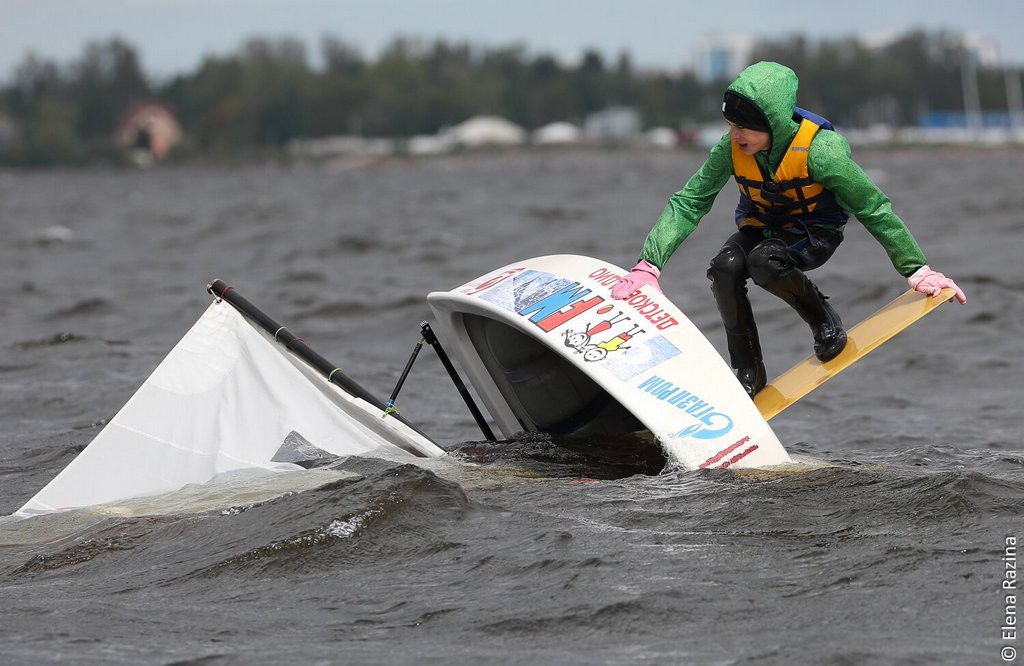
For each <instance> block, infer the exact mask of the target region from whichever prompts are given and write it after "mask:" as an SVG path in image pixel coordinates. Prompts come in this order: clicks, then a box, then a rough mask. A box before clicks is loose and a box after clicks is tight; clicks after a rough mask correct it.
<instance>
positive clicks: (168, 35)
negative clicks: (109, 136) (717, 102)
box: [0, 0, 1024, 80]
mask: <svg viewBox="0 0 1024 666" xmlns="http://www.w3.org/2000/svg"><path fill="white" fill-rule="evenodd" d="M1022 25H1024V0H982V1H979V2H971V1H969V0H959V1H953V0H877V1H876V0H853V1H848V0H840V1H838V2H824V1H821V0H819V1H818V2H805V1H803V0H787V1H786V2H778V3H770V2H765V0H727V1H726V2H708V1H707V0H700V1H699V2H688V1H686V0H630V1H628V2H624V1H623V0H614V1H612V0H500V1H498V0H493V1H492V0H433V1H432V2H430V1H427V0H0V80H7V79H8V78H9V77H10V75H11V73H12V71H13V69H14V67H15V66H16V65H17V64H18V63H19V62H21V60H22V59H23V58H24V56H25V55H26V53H28V52H29V51H32V52H34V53H36V54H37V55H40V56H43V57H45V58H47V59H51V60H55V61H57V62H58V63H61V64H65V63H67V62H70V61H71V60H74V59H76V58H77V57H78V56H79V55H80V54H81V52H82V47H83V46H84V44H85V43H86V42H88V41H90V40H96V39H102V40H105V39H108V38H110V37H114V36H117V37H120V38H122V39H124V40H126V41H127V42H129V43H130V44H131V45H133V46H134V47H135V49H136V50H137V51H138V53H139V55H140V57H141V60H142V66H143V68H144V71H145V72H146V73H148V74H150V75H154V76H157V77H166V76H170V75H172V74H176V73H181V72H190V71H192V70H194V69H195V67H196V65H197V64H198V63H199V62H200V61H201V60H202V58H203V57H204V56H206V55H210V54H218V55H224V54H228V53H231V52H233V51H235V50H237V49H238V47H239V46H240V45H241V44H242V42H243V41H244V40H245V39H246V38H247V37H251V36H262V37H284V36H291V37H297V38H299V39H301V40H303V41H304V42H305V43H306V44H307V46H308V53H309V55H310V59H311V62H313V63H314V64H315V63H316V55H317V53H318V45H319V42H320V38H321V37H322V36H324V35H333V36H336V37H339V38H341V39H343V40H344V41H345V42H347V43H349V44H352V45H354V46H356V47H357V48H359V49H360V50H361V51H362V53H363V55H364V56H366V57H367V58H373V57H375V56H376V55H377V53H378V52H379V51H380V49H381V48H382V47H383V46H385V45H386V44H387V43H388V42H389V41H390V40H391V39H392V38H393V37H394V36H396V35H404V36H414V37H424V38H427V39H433V38H437V37H444V38H447V39H449V40H453V41H469V42H472V43H474V44H478V45H482V46H501V45H508V44H511V43H521V44H523V45H525V46H526V47H527V48H528V50H529V51H530V52H531V53H549V54H552V55H555V56H557V57H559V58H560V59H562V60H565V61H567V62H571V61H574V60H576V59H577V58H578V57H579V55H580V54H581V53H582V52H583V51H584V49H587V48H592V49H596V50H598V51H599V52H601V53H603V54H605V55H606V56H609V57H615V56H617V55H618V54H619V53H622V52H626V53H629V54H630V55H631V56H632V58H633V61H634V63H635V64H636V65H637V66H639V67H652V68H666V69H678V68H680V67H684V66H688V65H690V64H691V63H692V62H693V53H694V50H695V47H696V46H697V44H698V43H699V41H700V40H701V39H702V38H706V37H708V36H712V35H720V34H732V33H752V34H755V35H760V36H773V37H781V36H784V35H789V34H793V33H794V32H804V33H805V34H807V35H810V36H812V35H818V36H822V37H837V36H844V35H851V34H878V33H885V32H904V31H907V30H910V29H914V28H924V29H928V30H937V29H945V30H950V31H966V32H973V33H978V34H981V35H984V36H986V37H988V38H990V39H991V40H992V41H993V42H995V44H996V45H997V46H998V48H999V52H1000V54H1001V57H1002V59H1003V60H1004V61H1005V62H1008V63H1013V64H1015V65H1024V36H1022V35H1021V29H1022V28H1021V26H1022Z"/></svg>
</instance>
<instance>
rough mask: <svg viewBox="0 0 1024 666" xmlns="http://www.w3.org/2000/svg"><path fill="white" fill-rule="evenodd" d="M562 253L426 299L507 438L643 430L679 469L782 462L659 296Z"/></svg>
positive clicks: (691, 329)
mask: <svg viewBox="0 0 1024 666" xmlns="http://www.w3.org/2000/svg"><path fill="white" fill-rule="evenodd" d="M624 274H625V271H623V270H622V269H621V268H618V267H617V266H613V265H611V264H608V263H606V262H603V261H600V260H598V259H592V258H589V257H580V256H573V255H556V256H548V257H539V258H535V259H528V260H525V261H520V262H516V263H514V264H509V265H508V266H505V267H503V268H499V269H497V270H494V271H491V272H490V273H487V274H486V275H483V276H481V277H479V278H477V279H475V280H472V281H470V282H468V283H466V284H464V285H462V286H460V287H457V288H456V289H453V290H451V291H447V292H435V293H432V294H430V295H429V296H428V297H427V301H428V303H429V304H430V307H431V309H432V310H433V312H434V314H435V316H436V317H437V327H438V334H439V336H440V337H441V339H442V341H443V342H444V343H445V347H446V349H448V351H449V352H450V353H451V354H452V355H453V356H454V357H456V358H457V359H458V361H459V363H460V364H461V365H462V368H463V369H464V371H465V373H466V376H467V378H468V379H469V381H470V383H472V384H473V386H474V387H475V388H476V390H477V393H478V394H479V396H480V399H481V400H482V402H483V403H484V405H485V406H486V408H487V410H488V412H490V414H491V416H492V418H493V419H494V420H495V422H496V423H497V425H498V427H499V428H500V430H501V432H502V433H503V434H504V435H505V436H506V437H507V436H510V435H512V434H513V433H516V432H521V431H540V432H547V433H552V434H556V435H587V434H590V433H598V432H604V433H607V432H611V433H615V432H632V431H640V430H644V429H647V430H649V431H650V432H651V433H653V434H654V435H655V437H657V439H658V441H659V442H660V443H661V445H662V447H663V448H664V449H665V452H666V454H667V455H668V456H669V457H670V459H671V460H673V461H675V462H676V463H677V464H680V465H682V466H683V467H685V468H687V469H701V468H707V467H736V468H741V467H766V466H771V465H780V464H785V463H790V462H792V461H791V459H790V457H789V454H788V453H787V452H786V450H785V448H783V446H782V444H780V443H779V440H778V438H776V436H775V433H773V432H772V429H771V427H770V426H769V425H768V423H767V422H766V421H765V420H764V418H762V416H761V413H760V412H759V411H758V410H757V408H756V407H755V406H754V404H753V403H752V402H751V400H750V398H749V397H748V396H747V394H746V392H745V391H744V390H743V388H742V387H741V386H740V384H739V382H738V381H736V378H735V377H734V376H733V373H732V370H731V369H730V368H729V366H728V365H727V364H726V362H725V361H724V360H723V359H722V357H721V356H720V355H719V354H718V352H717V351H716V350H715V348H714V347H713V346H712V345H711V343H710V342H709V341H708V340H707V339H706V338H705V337H704V336H703V335H702V334H701V332H700V331H699V330H698V329H697V327H696V326H694V325H693V324H692V323H691V322H690V320H689V319H687V317H686V315H684V314H683V313H682V312H681V311H680V310H679V309H678V308H677V307H676V306H675V305H673V304H672V302H671V301H669V299H668V298H667V297H665V295H664V294H662V293H660V292H658V291H657V290H654V289H652V288H651V287H649V286H648V287H644V288H642V289H641V290H639V291H638V292H636V293H635V294H634V295H633V296H631V297H630V298H628V299H626V300H624V301H615V300H612V299H611V296H610V288H611V286H613V285H614V284H615V283H616V282H617V281H618V279H619V278H620V277H622V276H623V275H624Z"/></svg>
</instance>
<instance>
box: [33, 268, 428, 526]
mask: <svg viewBox="0 0 1024 666" xmlns="http://www.w3.org/2000/svg"><path fill="white" fill-rule="evenodd" d="M214 284H217V283H216V282H215V283H214ZM221 285H222V290H221V292H218V293H222V292H223V291H224V287H226V285H223V283H221ZM231 296H232V297H234V299H233V301H232V302H236V300H237V301H239V302H242V303H247V302H246V301H244V299H240V297H237V294H231ZM249 314H250V315H254V314H255V315H256V316H257V317H256V318H257V319H258V318H261V317H262V318H263V319H266V317H265V315H263V314H262V313H260V312H259V311H258V310H256V309H255V308H252V310H251V311H250V313H249ZM268 321H272V320H269V319H266V321H264V322H263V324H264V325H265V326H267V327H269V330H272V331H274V333H275V335H270V334H268V333H266V332H265V331H263V330H261V328H258V327H257V326H256V325H254V321H253V320H250V319H249V318H247V317H245V316H242V314H240V313H239V311H238V310H236V309H235V307H234V306H233V305H231V304H229V303H228V302H226V301H224V300H222V299H220V298H218V299H217V300H215V301H214V302H213V303H212V304H211V305H210V307H209V308H208V309H207V310H206V312H205V313H204V314H203V315H202V317H200V318H199V321H197V322H196V324H195V325H194V326H193V327H192V329H191V330H189V331H188V333H186V335H185V337H183V338H182V339H181V341H180V342H178V344H177V345H175V347H174V348H173V349H172V350H171V352H170V353H169V354H168V355H167V357H166V358H164V360H163V361H162V362H161V363H160V365H159V366H157V368H156V370H155V371H154V372H153V374H152V375H150V376H149V378H148V379H146V381H145V382H144V383H143V385H142V387H141V388H139V390H138V391H137V392H136V393H135V395H133V396H132V397H131V398H130V399H129V400H128V402H127V403H126V404H125V405H124V407H123V408H122V409H121V410H120V411H119V412H118V413H117V414H116V415H115V416H114V417H113V419H111V421H110V422H109V423H108V424H107V425H106V426H105V427H104V428H103V430H101V431H100V433H99V434H98V435H97V436H96V437H95V438H94V439H93V440H92V442H91V443H90V444H89V445H88V446H87V447H86V448H85V450H83V451H82V453H80V454H79V455H78V457H76V458H75V459H74V460H73V461H71V463H70V464H69V465H68V466H67V467H66V468H65V469H64V470H63V471H62V472H61V473H60V474H58V475H57V476H56V477H55V478H54V479H53V480H52V481H51V482H50V483H49V484H48V485H47V486H46V487H44V488H43V489H42V490H41V491H39V493H38V494H36V496H35V497H33V498H32V499H31V500H29V501H28V502H27V503H26V504H25V505H24V506H23V507H21V509H20V510H18V511H17V512H16V513H15V515H16V516H22V517H27V516H32V515H37V514H42V513H50V512H54V511H64V510H68V509H74V508H80V507H87V506H93V505H99V504H112V503H117V502H120V501H123V500H127V499H130V498H137V497H146V496H153V495H159V494H163V493H167V492H171V491H176V490H179V489H180V488H183V487H184V486H186V485H189V484H202V483H205V482H207V481H209V480H211V479H212V478H214V476H216V475H218V474H221V473H224V472H229V471H235V470H241V469H246V468H261V469H266V470H275V471H287V470H299V469H302V466H300V465H298V464H297V462H302V461H304V460H309V459H311V458H315V457H317V456H323V455H324V453H326V454H329V455H335V456H355V455H358V456H371V457H384V458H390V459H396V460H409V461H413V460H415V459H417V458H420V457H436V456H441V455H444V451H443V450H442V449H440V448H439V447H438V446H437V445H436V444H434V443H433V442H432V441H431V440H430V439H428V438H427V437H426V436H424V435H423V434H421V433H420V432H418V431H417V430H415V429H414V428H412V427H410V426H409V425H407V424H406V423H405V422H403V421H402V420H401V419H399V418H395V417H394V416H389V417H388V418H382V414H383V412H382V407H381V405H380V404H379V403H378V404H374V403H375V401H374V399H373V398H372V397H370V396H368V395H366V394H365V391H363V390H362V389H361V388H360V387H359V386H358V385H357V384H355V383H354V382H352V381H351V380H350V379H349V378H347V377H345V376H344V375H342V374H341V373H340V372H334V373H331V377H330V380H331V381H328V379H327V378H326V377H324V376H323V374H318V372H317V368H315V367H314V366H313V365H311V364H310V363H308V362H307V361H304V360H302V359H301V358H299V356H298V355H297V354H296V353H294V350H296V349H297V348H299V347H304V345H303V344H302V343H301V342H298V343H296V342H294V341H295V340H297V339H296V338H295V337H294V336H293V335H291V334H290V333H288V332H287V330H286V329H283V328H280V329H278V328H277V327H276V326H274V325H273V324H268V323H267V322H268ZM275 337H276V338H277V342H275ZM281 341H287V342H289V343H291V344H290V347H291V350H289V349H288V348H286V347H285V346H284V345H283V344H280V342H281Z"/></svg>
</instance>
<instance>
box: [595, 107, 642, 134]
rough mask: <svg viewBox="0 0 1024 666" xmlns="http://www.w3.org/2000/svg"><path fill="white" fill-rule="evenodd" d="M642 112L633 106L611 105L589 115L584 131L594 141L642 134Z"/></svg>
mask: <svg viewBox="0 0 1024 666" xmlns="http://www.w3.org/2000/svg"><path fill="white" fill-rule="evenodd" d="M640 127H641V125H640V112H639V111H637V110H636V109H634V108H633V107H631V106H611V107H608V108H607V109H603V110H601V111H598V112H596V113H592V114H590V115H589V116H587V119H586V121H585V122H584V124H583V133H584V134H585V135H586V137H587V138H588V139H591V140H593V141H623V140H626V139H633V138H635V137H636V136H637V135H638V134H640Z"/></svg>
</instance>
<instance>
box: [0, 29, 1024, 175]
mask: <svg viewBox="0 0 1024 666" xmlns="http://www.w3.org/2000/svg"><path fill="white" fill-rule="evenodd" d="M320 49H321V58H320V62H322V65H319V66H317V67H313V66H311V65H310V63H309V60H308V58H307V53H306V50H305V48H304V46H303V44H302V43H301V42H298V41H296V40H292V39H282V40H267V39H253V40H250V41H248V42H246V43H245V44H244V45H243V46H242V47H241V48H240V49H239V50H238V52H236V53H234V54H232V55H228V56H211V57H208V58H206V59H205V60H204V61H203V62H202V63H201V64H200V65H199V67H198V68H197V69H196V70H195V71H194V72H191V73H187V74H182V75H179V76H176V77H174V78H173V79H170V80H167V81H160V82H157V81H154V80H153V79H151V78H150V77H148V76H147V75H146V74H145V73H144V72H143V71H142V70H141V67H140V64H139V58H138V53H137V52H136V50H135V48H133V47H132V46H131V45H129V44H127V43H125V42H123V41H120V40H117V39H114V40H110V41H107V42H97V43H93V44H91V45H89V46H88V47H87V48H86V49H85V50H84V52H83V54H82V55H81V57H80V58H79V59H78V60H77V61H75V62H73V63H71V64H70V65H65V66H60V65H58V64H55V63H53V62H50V61H46V60H43V59H40V58H38V57H34V56H31V55H30V56H27V57H26V58H25V60H24V61H23V62H22V63H21V64H20V66H19V67H18V68H17V70H16V71H15V72H14V74H13V77H12V78H11V79H10V80H9V83H8V84H7V85H6V86H5V87H3V88H0V163H4V164H9V165H46V164H75V163H85V162H92V161H96V160H116V159H118V154H119V153H118V150H117V149H116V148H115V146H114V142H113V140H112V136H113V133H114V131H115V128H116V127H117V125H118V123H119V121H120V119H121V118H123V116H124V114H125V113H126V111H127V110H128V109H130V108H131V107H132V106H133V105H134V104H136V103H138V102H142V101H151V100H159V101H160V102H162V103H164V104H166V105H167V106H168V107H169V108H170V109H172V110H173V112H174V114H175V115H176V116H177V119H178V121H179V122H180V124H181V126H182V128H183V130H184V136H185V141H183V142H182V144H180V146H179V148H178V153H179V154H180V155H184V156H190V155H191V156H209V155H222V156H223V155H238V154H245V153H249V152H254V151H267V150H273V149H275V148H278V147H280V146H282V145H283V144H285V143H286V142H287V141H288V140H289V139H293V138H298V137H318V136H329V135H337V134H355V135H362V136H370V137H372V136H392V137H404V136H412V135H416V134H433V133H435V132H437V131H438V129H440V128H442V127H444V126H446V125H453V124H456V123H459V122H461V121H463V120H465V119H466V118H468V117H470V116H473V115H476V114H484V113H486V114H494V115H499V116H503V117H505V118H508V119H509V120H512V121H513V122H515V123H518V124H520V125H522V126H524V127H526V128H529V129H532V128H536V127H539V126H542V125H544V124H547V123H549V122H553V121H563V120H565V121H570V122H575V123H582V121H583V119H584V118H585V117H586V116H587V115H588V114H589V113H592V112H594V111H598V110H601V109H603V108H606V107H608V106H613V105H628V106H633V107H635V108H637V109H638V110H639V111H640V113H641V116H642V118H643V122H644V124H645V125H646V126H648V127H650V126H668V127H672V128H680V127H684V126H686V125H687V124H691V123H698V122H703V121H706V120H711V119H715V118H718V117H719V115H718V114H719V111H718V109H719V105H720V103H721V95H722V92H723V89H724V86H725V84H726V82H725V81H716V82H702V81H699V80H698V79H697V78H696V77H695V75H694V74H693V73H692V72H681V73H669V72H648V71H638V70H637V69H636V68H635V67H634V65H633V63H632V62H631V59H630V57H629V56H628V55H626V54H623V55H620V56H619V57H618V58H617V59H615V60H614V61H613V62H608V61H606V59H605V58H604V57H603V56H602V55H601V54H599V53H597V52H594V51H591V52H586V53H584V54H583V55H582V58H581V59H580V61H579V63H578V64H573V65H566V64H563V63H560V62H559V61H557V60H556V59H555V58H554V57H552V56H551V55H545V54H533V53H530V52H529V51H528V50H527V49H525V48H524V47H519V46H513V47H502V48H481V47H477V46H472V45H469V44H464V43H451V42H446V41H433V42H425V41H421V40H413V39H406V38H400V39H396V40H395V41H394V42H393V43H392V44H391V45H390V47H389V48H387V49H386V50H385V51H384V52H382V53H381V54H380V56H379V57H378V58H377V59H376V60H368V59H366V58H364V57H363V56H362V55H361V54H360V53H359V52H358V51H357V50H356V49H354V48H352V47H351V46H350V45H348V44H346V43H345V42H343V41H341V40H339V39H335V38H325V39H324V40H323V42H322V44H321V45H320ZM763 59H770V60H777V61H779V62H783V63H785V64H787V65H789V66H791V67H792V68H793V69H795V70H796V72H797V74H798V75H799V76H800V80H801V86H800V103H801V104H802V105H803V106H805V107H807V108H811V109H813V110H815V111H818V112H819V113H822V114H823V115H826V116H828V117H829V118H830V119H832V120H833V121H834V122H836V123H837V124H840V125H844V126H847V127H850V126H864V125H869V124H871V123H876V122H885V123H889V124H896V125H907V124H914V123H916V122H917V119H918V118H919V117H920V116H921V114H923V113H925V112H928V111H938V110H945V111H948V110H953V111H956V110H961V109H963V106H964V102H963V94H962V84H961V67H962V60H963V58H962V52H961V47H960V40H959V39H958V38H957V37H956V36H955V35H949V34H945V33H937V34H936V33H924V32H914V33H908V34H906V35H904V36H902V37H900V38H898V39H896V40H894V41H892V42H891V43H889V44H888V45H887V46H885V47H883V48H869V47H867V46H865V45H864V44H863V43H861V42H860V41H858V40H857V39H855V38H848V39H841V40H834V41H811V40H809V39H807V38H805V37H801V36H793V37H790V38H787V39H783V40H779V41H770V42H763V43H761V44H759V45H758V46H757V47H756V49H755V52H754V54H753V60H763ZM1019 74H1020V73H1019V72H1015V73H1014V75H1015V76H1019ZM978 85H979V95H980V100H981V106H982V108H984V109H996V110H1005V108H1006V83H1005V78H1004V72H1003V71H1001V70H992V69H985V70H980V71H979V78H978Z"/></svg>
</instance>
